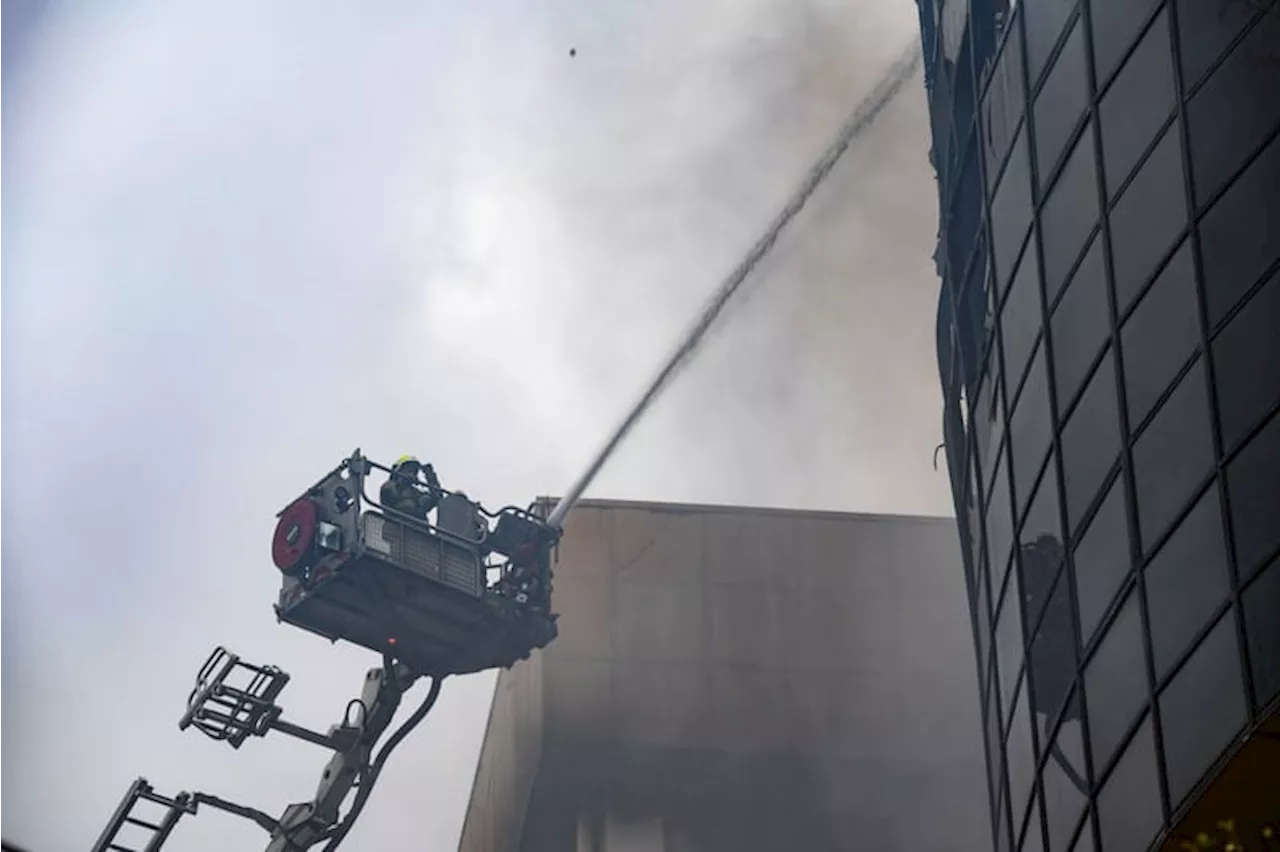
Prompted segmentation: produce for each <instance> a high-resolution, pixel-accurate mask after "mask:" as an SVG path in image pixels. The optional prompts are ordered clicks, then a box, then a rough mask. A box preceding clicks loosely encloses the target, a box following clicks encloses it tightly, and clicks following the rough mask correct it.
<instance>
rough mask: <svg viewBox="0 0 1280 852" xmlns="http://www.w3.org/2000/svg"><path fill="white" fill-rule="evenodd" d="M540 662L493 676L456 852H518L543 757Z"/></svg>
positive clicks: (536, 658) (533, 660)
mask: <svg viewBox="0 0 1280 852" xmlns="http://www.w3.org/2000/svg"><path fill="white" fill-rule="evenodd" d="M542 728H543V719H542V658H541V657H540V656H533V657H531V658H530V659H529V660H526V661H525V662H523V663H521V664H520V665H517V666H515V667H513V668H511V669H509V670H506V671H503V672H501V673H499V675H498V682H497V685H496V686H495V687H494V693H493V705H492V707H491V708H490V710H489V723H488V725H487V726H486V727H485V735H484V744H483V746H482V747H481V751H480V762H479V765H478V766H477V767H476V777H475V780H474V782H473V784H472V789H471V801H470V803H469V804H468V805H467V816H466V819H465V821H464V823H463V829H462V839H461V842H460V843H459V845H458V849H459V850H460V852H504V850H508V849H517V848H519V845H520V833H521V831H522V830H523V827H524V820H525V810H526V808H527V806H528V803H529V794H530V792H531V791H532V790H533V782H534V777H535V775H536V773H537V771H538V764H539V761H540V759H541V757H542Z"/></svg>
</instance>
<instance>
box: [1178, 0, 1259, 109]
mask: <svg viewBox="0 0 1280 852" xmlns="http://www.w3.org/2000/svg"><path fill="white" fill-rule="evenodd" d="M1261 14H1262V10H1260V9H1259V8H1258V7H1257V5H1256V4H1253V3H1206V2H1204V0H1178V41H1179V44H1178V52H1179V53H1180V54H1181V55H1182V80H1183V85H1184V86H1185V87H1186V89H1187V91H1191V89H1192V87H1193V86H1194V85H1195V84H1196V83H1198V82H1200V78H1201V77H1202V76H1204V73H1205V72H1206V71H1208V70H1209V66H1210V65H1212V64H1213V63H1214V62H1216V61H1217V59H1218V57H1220V56H1222V52H1223V51H1224V50H1226V49H1227V45H1229V44H1231V42H1233V41H1235V38H1236V36H1237V35H1239V34H1240V31H1241V30H1243V29H1244V26H1245V24H1247V23H1248V22H1249V21H1250V20H1251V19H1252V18H1254V17H1255V16H1256V15H1261Z"/></svg>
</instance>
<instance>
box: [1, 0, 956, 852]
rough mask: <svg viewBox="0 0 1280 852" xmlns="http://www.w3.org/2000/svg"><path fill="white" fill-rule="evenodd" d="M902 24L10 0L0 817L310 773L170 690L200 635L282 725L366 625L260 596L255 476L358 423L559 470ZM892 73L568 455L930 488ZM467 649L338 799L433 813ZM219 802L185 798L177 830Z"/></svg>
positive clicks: (918, 273)
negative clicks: (186, 813) (738, 291)
mask: <svg viewBox="0 0 1280 852" xmlns="http://www.w3.org/2000/svg"><path fill="white" fill-rule="evenodd" d="M914 23H915V22H914V10H913V9H912V7H911V6H910V5H909V4H907V5H906V6H903V4H900V3H891V2H888V0H884V2H880V3H876V4H871V5H868V4H860V6H859V7H858V8H845V7H844V6H842V5H836V4H832V3H819V2H812V3H803V4H789V5H786V6H784V7H779V6H777V5H776V4H766V3H764V2H751V3H738V2H727V0H721V1H720V2H702V3H698V4H682V3H675V2H665V3H659V4H642V5H639V6H635V7H618V8H614V7H608V8H607V9H606V8H605V7H601V6H599V5H598V4H585V3H568V2H561V3H554V4H549V5H545V6H542V5H540V6H539V7H538V8H537V9H536V10H535V9H533V7H529V6H527V5H525V4H519V3H516V2H514V0H510V2H500V3H496V4H488V5H486V7H485V8H484V9H483V10H480V9H472V8H470V7H465V8H464V7H458V6H456V5H452V4H400V5H395V4H392V5H391V6H386V7H382V8H381V9H380V10H378V11H377V12H373V11H370V10H367V9H361V10H359V11H356V10H355V9H354V8H352V9H344V8H342V7H316V6H314V5H313V4H308V5H305V6H304V5H302V4H283V5H275V6H264V5H262V4H251V3H241V4H234V3H232V4H214V5H209V6H202V7H192V6H189V5H185V4H184V5H177V4H169V3H160V2H141V0H140V1H139V2H135V3H130V4H111V5H110V6H107V5H87V6H86V5H76V6H69V7H53V8H50V9H47V10H45V11H44V13H43V14H42V15H41V16H39V18H38V21H37V24H36V25H35V26H34V28H33V30H32V34H31V35H29V36H28V41H27V42H26V44H27V47H26V49H25V50H24V52H23V53H22V58H21V60H20V62H21V64H20V66H17V67H18V68H19V72H20V73H17V74H15V75H11V74H10V73H8V72H9V70H10V68H9V66H6V75H5V80H6V82H5V92H4V95H5V102H6V106H5V118H6V119H8V120H7V121H6V122H5V123H4V140H3V141H4V144H5V147H6V158H5V163H4V180H5V188H6V190H8V192H6V193H5V201H4V213H5V225H6V245H5V248H6V249H7V251H6V252H5V253H4V257H3V274H4V280H5V287H4V308H5V310H4V312H3V318H2V322H3V337H2V340H3V344H2V345H3V355H4V359H3V381H4V385H5V391H6V394H5V402H6V403H7V404H6V406H5V409H4V424H3V425H4V428H5V432H6V435H5V437H6V438H7V439H8V440H7V441H5V442H4V445H3V464H4V469H5V474H6V475H5V477H4V494H3V496H4V501H3V526H4V529H5V532H6V533H7V535H5V536H4V538H3V542H2V546H3V557H2V558H3V565H4V571H3V600H4V604H3V606H4V616H5V617H4V621H3V687H4V689H5V692H6V693H7V694H8V695H9V702H8V705H9V706H8V708H7V709H8V710H9V714H8V718H9V725H8V726H6V727H5V728H4V734H3V748H4V750H5V754H6V760H5V761H4V768H3V773H4V779H3V780H4V781H6V782H8V783H7V787H8V789H9V790H10V820H9V821H8V822H7V823H6V825H5V833H6V835H10V836H11V837H12V839H14V840H15V841H19V842H22V843H25V844H27V845H28V846H30V848H31V849H32V850H33V852H43V850H57V849H75V848H84V847H85V846H86V845H87V844H88V843H90V842H92V839H93V837H94V836H96V834H97V832H98V831H99V830H100V829H101V826H102V824H103V822H104V821H105V819H106V818H107V816H108V815H109V814H110V812H111V809H112V808H113V807H114V806H115V803H116V801H117V799H118V797H119V796H120V794H121V793H122V792H123V791H124V789H125V787H126V786H127V784H128V782H129V780H131V779H132V778H133V777H135V776H136V775H138V774H145V775H146V776H147V777H148V778H150V779H151V781H152V782H153V783H154V784H156V785H157V787H158V788H160V789H162V790H169V791H176V790H178V789H202V790H206V791H208V792H212V793H216V794H219V795H223V796H226V797H228V798H232V799H236V800H240V801H243V802H245V803H248V804H253V805H255V806H258V807H263V808H265V809H267V810H269V811H270V810H279V809H280V808H281V807H283V805H284V804H285V803H286V802H288V801H290V800H299V799H302V798H304V797H306V796H308V795H310V793H311V791H312V790H313V789H314V785H315V783H316V778H317V774H318V772H319V769H320V767H321V765H322V764H323V762H324V759H325V755H324V754H323V753H322V752H320V751H318V750H317V749H315V748H314V747H312V746H308V745H306V744H302V743H295V742H292V741H288V740H286V739H284V738H283V737H278V736H277V737H271V738H269V739H267V740H265V741H259V742H253V743H250V744H247V745H246V746H245V747H244V749H242V750H241V751H240V752H239V753H232V752H231V751H230V750H229V749H226V748H225V747H219V746H218V744H215V743H211V742H206V741H204V740H203V739H201V738H199V737H197V736H195V735H193V734H190V733H187V734H181V733H179V732H178V731H177V730H176V725H175V724H174V723H175V722H176V720H177V718H178V716H179V715H180V713H181V711H182V705H181V702H182V700H183V697H184V696H185V695H186V694H187V691H188V689H189V687H190V683H191V679H192V678H193V677H194V674H195V672H196V670H197V669H198V667H199V665H200V663H201V662H202V661H203V659H204V657H205V655H206V654H207V653H208V651H209V650H210V649H211V647H212V646H213V645H214V644H216V643H218V642H223V643H226V644H227V645H228V646H229V647H231V648H232V650H235V651H237V652H239V653H241V654H243V655H245V656H246V657H247V658H249V659H251V660H256V661H261V662H266V663H274V664H277V665H280V666H282V667H283V668H285V669H286V670H288V671H290V672H291V674H293V675H294V680H293V682H292V683H291V684H290V686H289V688H288V690H287V691H286V693H285V695H284V697H283V703H284V705H285V708H286V715H287V716H288V717H289V718H292V719H294V720H295V721H299V722H300V723H304V724H309V725H311V726H313V727H315V728H320V729H323V728H326V727H327V726H328V725H329V724H331V723H332V722H333V721H334V720H335V719H336V718H337V716H338V715H339V714H340V711H341V708H342V707H343V706H344V705H345V703H346V700H347V699H348V698H349V697H350V696H351V695H352V694H353V693H354V691H355V690H356V689H357V687H358V684H359V681H360V678H361V676H362V673H363V670H364V669H365V668H366V667H367V666H369V665H371V664H373V662H374V661H373V660H372V659H371V658H370V656H369V655H368V654H366V653H363V652H360V651H358V650H356V649H352V648H348V647H345V646H341V645H339V646H333V647H331V646H329V645H328V644H326V643H324V642H322V641H321V640H318V639H316V638H314V637H311V636H307V635H301V634H300V633H299V632H298V631H292V630H288V629H286V628H283V627H281V626H278V625H276V624H275V623H274V619H273V617H272V613H271V609H270V605H271V603H272V601H273V600H274V596H275V591H276V584H277V576H276V575H275V572H274V570H273V569H272V568H271V567H270V565H269V564H268V561H267V556H266V543H267V541H268V539H269V536H270V533H271V528H272V524H273V515H274V512H275V511H276V510H278V509H279V508H280V507H281V506H282V505H283V504H284V503H286V502H288V500H289V499H290V498H291V497H292V496H293V495H294V494H295V493H296V492H297V491H298V490H299V489H300V488H301V487H302V486H303V485H304V484H305V483H308V482H310V481H312V480H313V479H314V478H315V477H316V476H317V475H318V474H319V473H320V472H321V471H322V470H323V469H324V468H326V467H327V466H329V465H331V464H333V463H335V462H336V461H337V460H338V459H339V458H340V457H341V456H342V455H343V454H345V453H347V452H348V451H350V450H351V449H352V448H353V447H354V446H356V445H363V446H364V447H365V449H366V450H367V451H369V452H371V453H374V454H375V455H379V456H384V457H389V456H394V455H398V454H400V453H401V452H406V451H412V452H416V453H417V454H419V455H421V456H424V457H429V458H431V459H433V460H434V461H436V463H437V467H438V469H439V470H440V472H441V475H442V476H443V477H444V478H445V479H446V480H447V482H449V483H451V484H456V485H459V486H461V487H464V488H466V489H467V490H468V491H469V492H470V493H472V494H475V495H478V496H481V497H482V498H483V499H485V501H486V502H489V503H493V504H501V503H506V502H520V503H523V502H527V501H528V500H529V499H531V498H532V497H533V496H534V495H535V494H539V493H546V492H554V491H556V490H557V489H560V488H563V487H565V486H566V485H567V483H568V481H569V480H570V479H571V478H572V476H573V475H574V474H575V473H576V472H577V470H578V468H579V466H580V465H582V464H583V463H585V461H586V460H587V456H588V455H589V454H590V452H591V451H592V450H594V448H595V446H596V444H597V442H598V441H599V440H600V439H601V437H602V436H603V432H604V431H605V430H606V429H607V428H608V427H609V426H610V425H612V423H613V422H614V421H615V420H616V418H617V417H618V416H620V415H621V413H622V410H623V408H624V407H625V406H626V405H627V404H628V403H629V402H630V401H631V399H632V397H633V396H634V395H635V393H636V392H638V390H639V387H640V384H641V382H642V381H643V380H644V379H646V378H647V377H648V376H649V374H650V373H651V371H652V369H653V368H654V366H655V365H656V363H657V361H658V359H659V358H660V357H661V356H662V355H663V354H664V352H665V351H666V349H667V348H668V347H669V345H670V344H671V343H672V342H674V340H675V339H676V337H677V336H678V335H679V334H680V332H681V331H682V330H683V329H684V327H685V325H686V323H687V322H688V318H689V316H690V314H691V313H692V311H693V310H695V309H696V307H697V306H699V305H700V304H701V303H702V301H703V300H704V299H705V298H706V296H707V294H708V292H709V288H710V287H713V286H714V285H715V283H716V282H717V281H719V280H720V278H721V277H722V276H723V275H724V274H725V272H726V271H727V270H728V269H729V268H730V267H731V266H732V265H733V264H734V263H735V262H736V260H737V258H738V256H739V254H740V253H741V252H742V251H743V250H745V248H746V247H748V246H749V245H750V244H751V242H752V241H753V240H754V239H755V237H756V236H757V235H758V233H759V231H760V230H761V229H762V228H763V227H764V225H765V224H766V223H767V222H768V221H769V219H770V218H771V217H772V216H773V215H774V213H775V212H776V209H777V207H778V206H779V205H780V204H781V203H782V201H783V200H784V199H785V198H786V196H787V195H788V193H789V192H790V191H791V189H792V187H793V186H794V184H795V182H796V181H797V180H798V179H799V177H800V176H801V175H802V174H803V172H804V170H805V169H806V168H807V167H808V165H809V164H810V161H811V160H812V159H813V158H814V157H815V156H816V155H817V154H818V152H820V151H821V150H822V148H823V147H824V146H825V145H826V143H827V142H828V140H829V137H830V134H831V133H833V132H834V130H835V128H836V127H837V126H838V125H839V123H840V121H841V120H842V119H843V118H844V116H845V114H846V113H847V112H848V111H849V110H850V109H852V107H853V106H854V105H855V104H856V103H857V101H858V100H859V99H860V98H861V96H862V95H863V94H864V93H865V92H866V91H867V90H868V89H869V88H870V87H871V86H872V85H873V84H874V83H875V81H876V79H877V78H878V76H879V74H880V73H881V72H882V71H883V69H884V67H886V66H887V65H888V64H889V62H891V61H892V59H893V58H894V57H895V56H896V55H897V54H898V52H899V51H900V49H901V47H902V45H903V44H905V43H906V42H908V41H909V40H910V39H911V38H912V37H913V32H914V30H913V27H914ZM570 47H575V48H576V51H577V55H576V56H574V57H570V56H569V55H568V50H569V48H570ZM14 61H15V62H18V60H14ZM921 107H922V98H921V96H920V92H919V91H918V88H916V89H913V90H911V91H910V92H908V93H907V95H904V96H903V97H902V98H901V99H900V100H899V102H897V103H896V104H895V105H894V106H893V107H892V108H891V109H890V110H889V111H888V112H886V114H885V115H883V116H882V117H881V119H880V124H879V126H878V128H877V129H876V130H875V131H874V132H873V133H872V134H870V135H869V136H868V137H867V138H866V139H864V140H863V141H862V142H860V143H859V144H858V145H856V146H855V147H854V148H853V149H851V150H850V152H849V154H848V155H847V159H846V161H845V162H843V163H842V164H841V165H840V166H839V167H838V168H837V171H836V172H835V173H834V174H833V175H832V177H831V179H830V181H829V185H828V186H826V187H825V188H824V189H823V190H822V191H821V192H820V195H819V197H817V198H815V200H814V206H813V209H811V210H807V211H806V212H805V213H804V214H803V216H802V219H801V220H800V221H799V222H798V223H797V227H796V228H795V229H794V230H793V232H792V233H791V234H790V235H789V236H788V237H786V238H785V239H784V240H782V241H781V242H780V244H779V246H778V250H777V253H776V256H775V257H773V258H771V259H770V260H769V261H768V262H767V263H766V264H765V266H764V267H763V268H762V269H761V270H760V275H759V277H758V279H757V280H755V281H754V282H752V283H751V284H749V285H748V286H749V287H750V294H749V295H750V297H749V298H748V299H747V300H746V301H745V302H744V304H743V305H742V306H741V308H740V309H739V311H738V313H737V314H736V315H735V316H734V317H733V319H732V322H731V323H730V324H727V325H726V327H725V328H724V330H723V331H722V332H721V333H719V334H717V335H716V336H715V337H714V339H713V340H712V342H711V343H710V344H709V346H708V348H707V350H706V352H705V353H704V354H703V356H702V357H701V360H700V361H699V362H698V363H697V364H696V365H695V366H694V368H693V369H691V370H690V371H689V372H688V374H687V375H686V376H684V377H683V378H682V379H681V381H680V382H679V383H678V384H677V385H675V386H674V388H673V389H672V391H671V393H670V394H669V396H668V397H667V398H665V399H664V400H663V401H662V402H661V403H660V404H659V405H658V406H657V407H656V408H655V410H654V413H653V415H652V417H651V418H650V419H649V420H648V421H647V422H646V423H645V424H643V425H642V427H641V428H639V429H638V430H637V431H636V433H635V435H634V437H633V439H632V440H631V441H630V442H629V443H628V444H627V445H625V446H624V447H623V449H622V451H621V452H620V454H619V456H618V457H617V459H615V460H614V461H613V462H612V463H611V464H610V465H609V466H608V467H607V468H606V469H605V471H604V473H603V475H602V477H601V479H600V481H599V483H598V485H597V486H596V487H595V488H594V489H593V491H592V493H593V494H595V495H597V496H617V497H632V498H645V499H654V500H694V501H711V502H738V503H762V504H771V505H794V506H798V507H814V508H835V509H851V510H864V511H902V512H930V513H937V512H944V511H947V509H948V503H947V498H946V485H945V475H944V474H935V473H934V472H933V471H932V469H931V468H929V467H927V465H928V464H929V459H930V455H931V452H932V447H933V445H934V444H935V443H936V442H937V440H938V439H937V437H936V435H937V432H938V428H937V422H938V419H939V418H938V413H939V408H940V406H939V404H938V400H937V396H938V394H937V390H936V378H935V375H934V370H935V368H934V366H933V365H934V355H933V351H932V339H933V335H932V329H933V317H934V306H935V304H936V292H937V291H936V281H935V279H934V277H933V270H932V266H931V263H930V260H929V255H930V253H931V251H932V238H933V234H934V225H935V209H936V201H935V195H934V190H933V184H932V180H931V177H930V176H929V172H928V166H927V161H926V159H925V151H926V147H927V138H928V137H927V132H926V126H925V119H924V116H923V110H922V108H921ZM491 688H492V676H491V675H482V676H477V677H474V678H466V679H459V680H458V681H457V682H451V683H450V684H448V686H447V688H446V689H445V691H444V695H443V697H442V699H441V702H440V705H439V707H438V708H437V710H436V711H435V712H434V713H433V715H432V716H431V717H430V718H429V720H428V722H427V723H426V724H424V726H423V729H422V732H421V733H419V734H418V735H416V736H415V737H414V738H413V739H412V740H410V741H409V742H408V743H407V744H406V745H405V747H404V748H403V749H401V750H400V751H399V752H397V755H396V759H395V761H393V763H392V765H391V766H390V767H389V769H388V770H387V772H386V773H385V775H384V777H383V780H382V781H381V782H380V785H379V790H378V793H377V795H375V796H374V797H373V799H372V801H371V802H370V805H369V807H368V809H367V811H366V814H365V816H364V819H363V821H362V824H361V825H360V826H359V827H358V828H357V829H356V833H355V835H353V839H354V838H356V837H358V838H359V841H358V842H360V843H361V844H364V845H371V846H375V847H378V848H383V849H387V850H395V849H433V850H434V849H447V848H451V847H452V846H453V845H454V840H455V838H456V836H457V832H458V830H459V828H460V826H461V819H462V808H463V804H464V803H465V801H466V798H467V796H468V794H469V785H470V781H471V777H472V770H473V766H474V761H475V757H476V753H477V749H478V744H479V740H480V737H481V734H482V730H483V724H484V718H485V716H486V713H487V706H488V697H489V693H490V690H491ZM256 836H257V829H256V828H254V827H252V826H248V825H245V826H241V825H239V824H238V823H237V821H236V820H234V819H233V818H230V817H219V816H217V815H213V816H205V815H203V814H202V815H201V816H200V817H199V818H198V819H196V820H192V821H190V824H184V825H182V826H181V827H180V830H179V832H178V833H177V834H176V835H175V839H174V841H173V848H175V849H177V850H179V852H180V850H183V849H187V850H203V849H215V848H216V849H221V848H230V847H232V846H234V845H235V844H236V843H239V842H242V843H244V844H246V845H248V844H251V843H253V842H255V837H256Z"/></svg>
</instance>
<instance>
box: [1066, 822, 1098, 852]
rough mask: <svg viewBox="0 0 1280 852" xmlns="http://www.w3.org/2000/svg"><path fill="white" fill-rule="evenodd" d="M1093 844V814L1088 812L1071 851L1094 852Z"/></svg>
mask: <svg viewBox="0 0 1280 852" xmlns="http://www.w3.org/2000/svg"><path fill="white" fill-rule="evenodd" d="M1095 848H1096V847H1095V846H1094V844H1093V815H1092V814H1090V815H1089V816H1088V818H1086V819H1085V822H1084V829H1083V830H1082V831H1081V832H1080V834H1079V836H1078V837H1077V838H1076V845H1075V846H1072V847H1071V852H1094V850H1095Z"/></svg>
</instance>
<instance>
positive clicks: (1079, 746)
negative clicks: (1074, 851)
mask: <svg viewBox="0 0 1280 852" xmlns="http://www.w3.org/2000/svg"><path fill="white" fill-rule="evenodd" d="M1079 703H1080V701H1079V698H1078V697H1077V696H1072V698H1071V706H1070V708H1069V710H1068V712H1067V713H1066V714H1065V716H1066V717H1067V721H1065V722H1064V723H1063V725H1062V727H1061V728H1059V729H1058V733H1057V735H1056V736H1055V737H1054V739H1053V742H1052V744H1051V745H1050V746H1049V749H1048V751H1049V760H1048V762H1047V763H1045V765H1044V769H1043V770H1042V772H1041V786H1042V787H1043V790H1044V794H1043V795H1044V816H1045V822H1046V823H1047V825H1048V829H1049V849H1050V850H1056V849H1066V848H1067V842H1068V841H1069V840H1070V839H1071V832H1072V831H1074V830H1075V827H1076V826H1077V825H1078V824H1079V822H1080V815H1081V814H1082V813H1084V808H1085V804H1086V803H1087V801H1088V800H1087V798H1086V795H1087V793H1088V790H1089V782H1088V780H1087V778H1088V776H1087V775H1086V773H1085V764H1084V732H1083V729H1082V726H1081V724H1080V721H1079V718H1080V710H1079Z"/></svg>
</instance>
